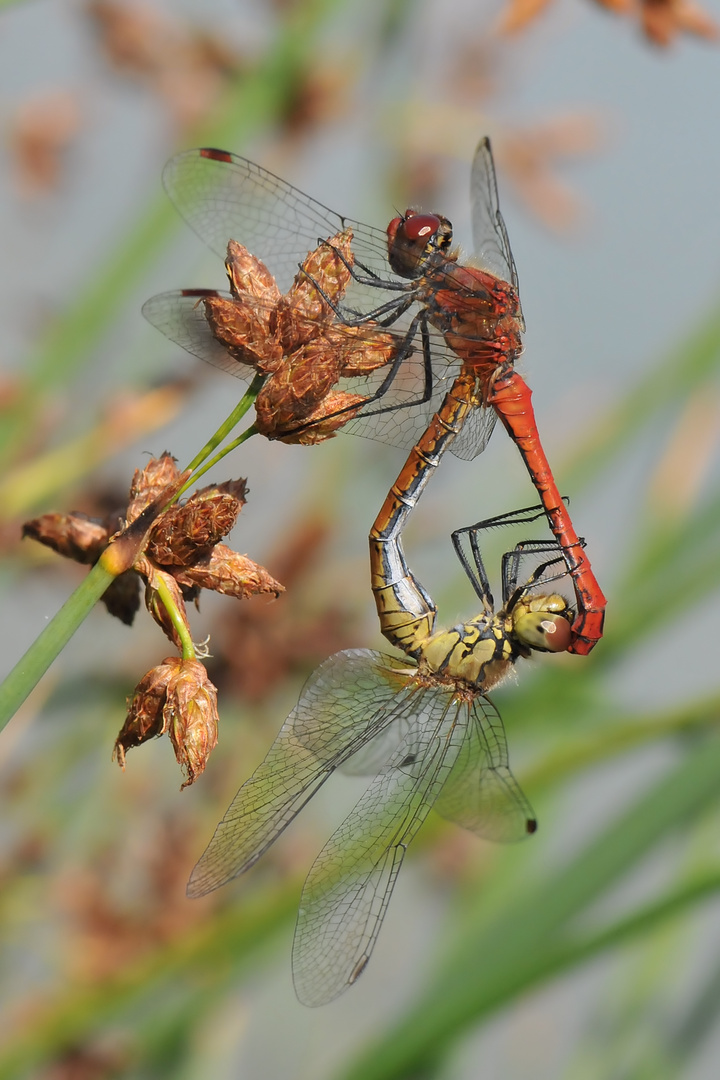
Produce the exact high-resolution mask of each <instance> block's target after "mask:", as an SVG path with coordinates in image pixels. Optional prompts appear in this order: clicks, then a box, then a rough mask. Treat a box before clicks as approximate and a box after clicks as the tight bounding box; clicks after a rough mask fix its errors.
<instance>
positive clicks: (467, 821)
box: [435, 695, 537, 843]
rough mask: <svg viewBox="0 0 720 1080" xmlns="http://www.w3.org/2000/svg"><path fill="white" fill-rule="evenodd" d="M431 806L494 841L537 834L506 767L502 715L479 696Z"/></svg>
mask: <svg viewBox="0 0 720 1080" xmlns="http://www.w3.org/2000/svg"><path fill="white" fill-rule="evenodd" d="M435 809H436V810H437V812H438V813H439V814H441V815H442V816H443V817H445V818H447V819H448V820H449V821H454V822H455V823H456V824H457V825H462V827H463V828H464V829H469V830H470V831H471V832H474V833H476V834H477V835H478V836H482V837H484V838H485V839H487V840H494V841H495V842H496V843H509V842H512V841H515V840H522V839H524V838H525V837H526V836H528V834H530V833H533V832H535V829H536V826H537V822H536V819H535V814H534V812H533V809H532V807H531V805H530V803H529V802H528V800H527V799H526V798H525V795H524V794H523V792H522V790H521V789H520V786H519V785H518V783H517V781H516V779H515V777H514V776H513V774H512V773H511V772H510V768H509V766H508V752H507V741H506V739H505V729H504V727H503V722H502V720H501V719H500V714H499V713H498V711H497V709H496V708H495V706H494V705H493V704H492V702H491V701H490V700H489V698H486V697H484V696H483V695H478V697H477V698H476V699H475V701H474V702H473V704H472V707H471V709H470V722H469V726H468V729H467V735H466V738H465V741H464V742H463V744H462V747H461V749H460V752H459V754H458V755H457V757H456V759H455V762H454V765H453V768H452V771H451V773H450V776H449V777H448V780H447V783H446V784H445V786H444V788H443V790H442V793H441V795H440V796H439V798H438V799H437V800H436V802H435Z"/></svg>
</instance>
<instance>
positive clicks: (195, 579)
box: [175, 544, 285, 600]
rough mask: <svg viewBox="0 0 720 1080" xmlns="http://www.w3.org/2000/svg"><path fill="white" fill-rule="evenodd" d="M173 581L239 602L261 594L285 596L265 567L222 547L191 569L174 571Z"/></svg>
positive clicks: (185, 568)
mask: <svg viewBox="0 0 720 1080" xmlns="http://www.w3.org/2000/svg"><path fill="white" fill-rule="evenodd" d="M175 578H176V580H177V581H178V582H180V584H181V585H186V586H193V585H194V586H198V587H200V588H202V589H213V590H214V591H215V592H219V593H223V594H224V595H225V596H234V597H236V598H237V599H238V600H246V599H247V598H248V597H250V596H256V595H259V594H262V593H274V594H275V596H279V595H280V593H282V592H285V588H284V586H283V585H281V584H280V582H279V581H276V580H275V579H274V578H273V577H271V575H270V574H269V573H268V572H267V570H266V569H265V567H264V566H260V565H259V564H258V563H256V562H253V561H252V559H249V558H248V557H247V555H240V554H239V553H238V552H237V551H233V550H232V549H231V548H229V547H227V546H226V545H225V544H216V546H215V547H214V548H213V550H212V552H211V553H210V554H209V555H207V556H205V557H204V558H202V559H199V560H198V561H197V562H196V563H194V564H193V565H192V566H188V567H183V568H182V569H181V570H177V571H176V572H175Z"/></svg>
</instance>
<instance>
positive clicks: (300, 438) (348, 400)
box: [278, 390, 367, 446]
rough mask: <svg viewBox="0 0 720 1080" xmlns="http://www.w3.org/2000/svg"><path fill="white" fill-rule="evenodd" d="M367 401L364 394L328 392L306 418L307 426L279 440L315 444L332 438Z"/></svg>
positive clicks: (296, 443) (306, 444) (342, 391)
mask: <svg viewBox="0 0 720 1080" xmlns="http://www.w3.org/2000/svg"><path fill="white" fill-rule="evenodd" d="M366 401H367V398H366V397H363V396H362V394H349V393H347V392H346V391H344V390H339V391H337V393H331V394H328V395H327V396H326V397H325V398H323V400H322V401H321V402H320V404H319V405H318V406H317V408H316V409H313V411H312V412H311V413H309V414H308V415H307V417H306V418H305V421H304V424H305V425H307V426H303V427H302V429H301V430H300V431H297V432H292V433H291V434H289V435H280V436H278V441H279V442H283V443H288V444H291V445H292V444H295V445H299V446H314V445H315V444H316V443H319V442H324V441H325V439H332V438H334V436H335V435H336V433H337V432H338V431H339V430H340V428H342V427H344V426H345V424H347V423H348V421H349V420H353V419H354V418H355V417H356V416H357V411H358V409H359V408H360V406H361V405H364V404H365V402H366ZM353 406H356V407H355V408H353ZM326 417H327V419H325V418H326Z"/></svg>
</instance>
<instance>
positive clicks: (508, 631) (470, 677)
mask: <svg viewBox="0 0 720 1080" xmlns="http://www.w3.org/2000/svg"><path fill="white" fill-rule="evenodd" d="M526 653H527V649H526V648H525V647H524V646H523V645H522V644H521V643H519V642H517V641H516V640H515V635H514V634H513V632H512V617H510V616H507V615H504V614H503V615H490V614H487V613H485V614H482V615H478V616H477V618H475V619H472V620H471V621H470V622H467V623H460V624H459V625H457V626H453V627H452V628H451V629H450V630H440V631H439V632H438V633H436V634H433V635H432V636H431V637H430V638H428V639H427V641H426V642H425V643H424V644H423V645H422V647H421V649H419V650H418V665H419V667H420V669H421V670H422V669H423V668H424V669H425V670H426V671H427V670H429V671H431V672H433V674H435V675H437V676H440V677H442V678H443V679H447V680H457V681H461V682H463V683H467V684H469V685H470V686H472V687H473V689H474V690H475V691H480V692H482V693H484V692H486V691H487V690H490V689H492V687H493V686H496V685H497V684H498V683H499V682H501V681H502V679H504V678H505V676H506V675H507V674H508V672H509V671H510V669H511V667H512V665H513V664H514V662H515V660H516V659H517V658H518V656H523V655H526Z"/></svg>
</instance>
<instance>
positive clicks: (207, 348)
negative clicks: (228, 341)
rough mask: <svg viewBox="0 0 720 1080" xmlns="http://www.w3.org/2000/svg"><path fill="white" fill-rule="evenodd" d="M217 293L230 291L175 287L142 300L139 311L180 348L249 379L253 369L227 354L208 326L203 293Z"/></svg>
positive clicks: (223, 294)
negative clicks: (171, 290)
mask: <svg viewBox="0 0 720 1080" xmlns="http://www.w3.org/2000/svg"><path fill="white" fill-rule="evenodd" d="M206 296H219V297H222V299H224V300H230V301H231V300H232V296H231V295H230V293H226V292H220V291H218V290H217V289H176V290H174V291H173V292H166V293H159V294H158V295H157V296H152V297H151V298H150V299H149V300H146V301H145V303H144V304H143V307H142V313H143V315H144V317H145V318H146V319H147V321H148V322H149V323H151V324H152V326H154V327H155V328H156V329H157V330H159V331H160V332H161V333H162V334H164V335H165V337H167V338H170V340H171V341H174V342H175V343H176V344H177V345H179V346H180V347H181V348H182V349H185V350H186V351H187V352H189V353H192V354H193V356H197V357H199V359H200V360H204V361H205V362H206V363H208V364H212V366H213V367H216V368H220V370H221V371H227V372H229V374H230V375H234V376H235V377H236V378H238V379H242V380H243V381H244V382H249V381H250V380H251V379H252V377H253V375H254V374H255V372H254V370H253V369H252V368H251V367H250V365H249V364H242V363H240V361H238V360H237V359H236V358H235V357H234V356H231V355H230V353H229V352H228V351H227V349H226V348H225V346H224V345H222V344H221V343H220V342H219V341H218V340H217V338H216V337H215V335H214V334H213V332H212V330H211V329H210V324H209V323H208V321H207V318H206V316H205V309H204V307H203V305H202V300H203V297H206Z"/></svg>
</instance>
